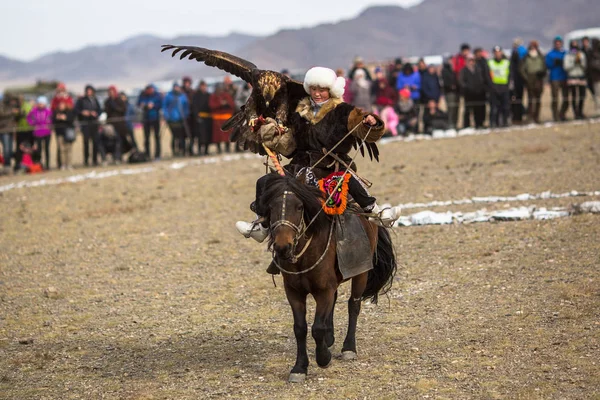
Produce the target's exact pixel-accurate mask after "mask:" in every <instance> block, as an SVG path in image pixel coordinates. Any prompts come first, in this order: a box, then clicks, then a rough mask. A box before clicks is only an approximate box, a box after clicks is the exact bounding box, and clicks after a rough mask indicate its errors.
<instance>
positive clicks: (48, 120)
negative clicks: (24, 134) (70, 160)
mask: <svg viewBox="0 0 600 400" xmlns="http://www.w3.org/2000/svg"><path fill="white" fill-rule="evenodd" d="M27 122H29V124H30V125H31V126H32V127H33V138H34V140H35V147H36V148H37V151H38V154H37V155H36V156H37V157H36V158H38V159H41V153H42V149H43V153H44V164H43V165H44V169H46V170H48V169H50V138H51V137H52V136H51V133H52V129H51V125H52V111H51V110H50V108H49V107H48V99H47V98H46V96H40V97H38V99H37V102H36V106H35V107H34V108H32V109H31V111H30V112H29V114H28V115H27Z"/></svg>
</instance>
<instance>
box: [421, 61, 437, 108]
mask: <svg viewBox="0 0 600 400" xmlns="http://www.w3.org/2000/svg"><path fill="white" fill-rule="evenodd" d="M441 95H442V87H441V85H440V77H439V75H438V73H437V70H436V67H435V65H433V64H430V65H428V66H427V69H426V70H425V71H424V72H423V73H422V74H421V100H422V103H424V104H427V103H428V102H429V100H435V103H436V104H438V102H439V101H440V97H441Z"/></svg>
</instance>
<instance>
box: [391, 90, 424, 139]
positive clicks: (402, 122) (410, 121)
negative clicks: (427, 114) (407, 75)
mask: <svg viewBox="0 0 600 400" xmlns="http://www.w3.org/2000/svg"><path fill="white" fill-rule="evenodd" d="M398 93H399V95H400V99H399V100H398V103H396V106H395V110H396V114H398V125H397V133H398V134H399V135H402V136H407V135H408V133H409V132H413V133H416V132H417V131H418V125H419V120H418V119H417V115H418V114H417V108H416V106H415V103H414V101H413V99H411V92H410V90H409V89H407V88H404V89H401V90H400V91H399V92H398Z"/></svg>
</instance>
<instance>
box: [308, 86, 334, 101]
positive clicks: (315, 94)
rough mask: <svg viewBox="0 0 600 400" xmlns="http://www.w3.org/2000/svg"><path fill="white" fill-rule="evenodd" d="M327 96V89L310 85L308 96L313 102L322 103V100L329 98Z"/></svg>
mask: <svg viewBox="0 0 600 400" xmlns="http://www.w3.org/2000/svg"><path fill="white" fill-rule="evenodd" d="M329 97H330V96H329V89H327V88H322V87H318V86H311V87H310V98H311V99H312V100H313V101H314V102H315V103H322V102H324V101H327V100H329Z"/></svg>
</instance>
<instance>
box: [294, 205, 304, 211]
mask: <svg viewBox="0 0 600 400" xmlns="http://www.w3.org/2000/svg"><path fill="white" fill-rule="evenodd" d="M303 208H304V206H303V205H302V204H298V205H297V206H296V211H302V209H303Z"/></svg>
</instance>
